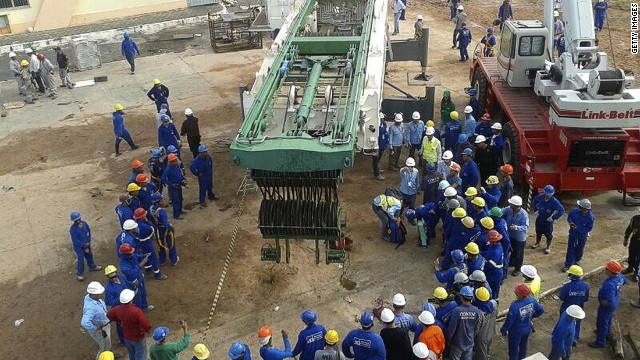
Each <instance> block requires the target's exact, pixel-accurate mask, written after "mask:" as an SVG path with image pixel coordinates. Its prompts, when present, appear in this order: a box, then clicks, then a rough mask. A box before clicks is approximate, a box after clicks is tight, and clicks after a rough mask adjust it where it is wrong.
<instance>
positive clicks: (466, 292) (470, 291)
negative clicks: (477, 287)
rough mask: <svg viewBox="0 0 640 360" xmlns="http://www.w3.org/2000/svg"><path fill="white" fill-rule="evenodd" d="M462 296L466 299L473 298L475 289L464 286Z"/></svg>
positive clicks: (461, 290)
mask: <svg viewBox="0 0 640 360" xmlns="http://www.w3.org/2000/svg"><path fill="white" fill-rule="evenodd" d="M460 295H462V296H464V297H468V298H472V297H473V289H472V288H471V286H463V287H462V289H460Z"/></svg>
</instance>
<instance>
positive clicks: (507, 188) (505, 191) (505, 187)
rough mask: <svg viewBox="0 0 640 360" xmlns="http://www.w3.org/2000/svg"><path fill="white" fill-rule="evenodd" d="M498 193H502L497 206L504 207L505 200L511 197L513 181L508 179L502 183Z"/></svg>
mask: <svg viewBox="0 0 640 360" xmlns="http://www.w3.org/2000/svg"><path fill="white" fill-rule="evenodd" d="M516 166H518V165H516ZM500 192H501V193H502V197H501V198H500V202H499V203H498V206H500V207H502V206H506V205H507V200H509V199H510V198H511V196H512V195H513V179H511V177H509V179H508V180H503V181H502V186H500Z"/></svg>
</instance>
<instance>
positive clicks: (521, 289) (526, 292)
mask: <svg viewBox="0 0 640 360" xmlns="http://www.w3.org/2000/svg"><path fill="white" fill-rule="evenodd" d="M515 291H516V295H518V296H522V297H527V296H530V295H531V288H530V287H529V285H527V284H523V283H520V284H518V285H516V290H515Z"/></svg>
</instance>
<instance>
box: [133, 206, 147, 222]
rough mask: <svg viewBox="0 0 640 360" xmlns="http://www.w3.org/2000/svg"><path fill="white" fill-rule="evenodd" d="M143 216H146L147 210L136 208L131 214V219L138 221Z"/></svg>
mask: <svg viewBox="0 0 640 360" xmlns="http://www.w3.org/2000/svg"><path fill="white" fill-rule="evenodd" d="M145 216H147V210H145V209H143V208H137V209H136V211H134V212H133V218H134V219H136V220H140V219H142V218H143V217H145Z"/></svg>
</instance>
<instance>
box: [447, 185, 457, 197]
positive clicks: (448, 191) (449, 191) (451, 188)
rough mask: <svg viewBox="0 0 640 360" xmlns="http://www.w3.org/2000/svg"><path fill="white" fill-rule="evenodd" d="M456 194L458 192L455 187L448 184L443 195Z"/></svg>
mask: <svg viewBox="0 0 640 360" xmlns="http://www.w3.org/2000/svg"><path fill="white" fill-rule="evenodd" d="M456 195H458V192H457V191H456V189H454V188H453V186H449V187H448V188H446V189H445V190H444V196H456Z"/></svg>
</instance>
